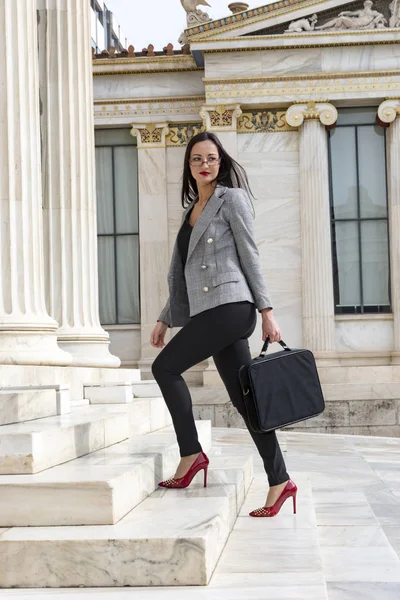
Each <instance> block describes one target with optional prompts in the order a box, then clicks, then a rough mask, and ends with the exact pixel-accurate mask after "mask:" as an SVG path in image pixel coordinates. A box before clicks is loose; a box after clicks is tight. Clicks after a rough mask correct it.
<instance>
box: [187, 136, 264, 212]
mask: <svg viewBox="0 0 400 600" xmlns="http://www.w3.org/2000/svg"><path fill="white" fill-rule="evenodd" d="M205 140H210V141H211V142H213V143H214V144H215V145H216V146H217V148H218V153H219V157H220V159H221V162H220V166H219V171H218V175H217V177H216V179H215V180H214V181H216V182H217V183H216V184H217V185H223V186H226V187H231V188H232V187H234V188H242V189H243V190H245V191H246V192H247V193H248V194H249V196H253V198H254V195H253V193H252V191H251V189H250V185H249V180H248V178H247V174H246V171H245V170H244V168H243V167H242V166H241V165H239V163H238V162H236V160H235V159H234V158H232V157H231V156H229V154H228V153H227V151H226V150H225V149H224V147H223V145H222V144H221V141H220V140H219V138H218V137H217V136H216V135H215V134H214V133H211V132H208V131H202V132H200V133H198V134H197V135H194V136H193V137H192V138H191V140H190V142H189V143H188V145H187V147H186V152H185V162H184V165H183V178H182V194H181V200H182V206H183V208H186V207H187V206H188V204H190V203H191V202H192V201H193V200H195V199H196V198H197V196H198V190H197V183H196V180H195V178H194V177H193V175H192V173H191V170H190V165H189V158H190V153H191V151H192V148H193V146H194V145H195V144H197V143H198V142H204V141H205ZM253 210H254V207H253Z"/></svg>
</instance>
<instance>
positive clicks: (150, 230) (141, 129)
mask: <svg viewBox="0 0 400 600" xmlns="http://www.w3.org/2000/svg"><path fill="white" fill-rule="evenodd" d="M167 133H168V124H167V123H156V124H154V123H152V124H144V123H133V124H132V131H131V134H132V135H133V136H136V137H137V146H138V165H139V214H140V221H139V243H140V306H141V358H140V362H139V367H140V368H141V370H142V373H143V374H145V373H149V372H150V369H151V364H152V362H153V360H154V358H155V357H156V356H157V355H158V354H159V352H160V351H159V350H157V349H156V348H153V347H152V346H151V344H150V334H151V332H152V330H153V328H154V325H155V324H156V322H157V319H158V316H159V314H160V312H161V309H162V308H163V306H164V304H165V302H166V300H167V298H168V293H169V292H168V282H167V273H168V268H169V245H168V196H167V156H166V141H165V136H166V134H167Z"/></svg>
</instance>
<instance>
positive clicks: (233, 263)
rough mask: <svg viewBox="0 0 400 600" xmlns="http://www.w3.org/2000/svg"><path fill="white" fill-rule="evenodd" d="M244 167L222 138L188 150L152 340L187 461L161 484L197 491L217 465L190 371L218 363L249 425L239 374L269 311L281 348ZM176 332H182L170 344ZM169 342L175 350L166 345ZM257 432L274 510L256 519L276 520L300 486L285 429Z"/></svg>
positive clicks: (266, 328) (197, 142)
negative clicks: (198, 422)
mask: <svg viewBox="0 0 400 600" xmlns="http://www.w3.org/2000/svg"><path fill="white" fill-rule="evenodd" d="M247 191H249V185H248V180H247V175H246V173H245V171H244V169H243V168H242V167H241V166H240V165H239V164H238V163H237V162H236V161H235V160H233V159H232V158H231V157H230V156H229V154H228V153H227V152H226V151H225V150H224V148H223V146H222V144H221V142H220V140H219V139H218V138H217V136H215V135H214V134H212V133H208V132H203V133H199V134H198V135H196V136H194V137H193V138H192V139H191V140H190V142H189V144H188V146H187V149H186V154H185V160H184V170H183V185H182V206H183V207H184V208H185V207H186V209H185V211H184V214H183V218H182V224H181V228H180V230H179V233H178V236H177V240H176V243H175V247H174V251H173V255H172V260H171V266H170V269H169V273H168V286H169V292H170V296H169V299H168V302H167V304H166V305H165V307H164V309H163V310H162V312H161V314H160V317H159V320H158V321H157V324H156V326H155V327H154V330H153V332H152V334H151V340H150V341H151V344H152V346H153V347H154V348H164V349H163V350H162V352H160V354H159V355H158V357H157V358H156V359H155V360H154V362H153V366H152V372H153V376H154V378H155V379H156V381H157V383H158V385H159V386H160V389H161V391H162V394H163V396H164V399H165V401H166V403H167V406H168V409H169V411H170V413H171V417H172V421H173V424H174V428H175V432H176V435H177V439H178V444H179V449H180V455H181V461H180V463H179V465H178V468H177V470H176V473H175V475H174V477H173V478H172V479H169V480H167V481H163V482H161V483H160V484H159V485H160V486H162V487H168V488H183V487H187V486H188V485H189V484H190V482H191V481H192V479H193V477H194V476H195V475H196V473H197V472H198V471H200V470H204V485H206V481H207V469H208V464H209V460H208V458H207V456H206V455H205V454H204V452H203V451H202V448H201V445H200V443H199V441H198V436H197V431H196V426H195V422H194V417H193V411H192V402H191V397H190V393H189V390H188V387H187V385H186V383H185V381H184V379H183V377H182V373H184V372H185V371H187V370H188V369H189V368H190V367H193V366H194V365H196V364H198V363H200V362H201V361H203V360H206V359H207V358H209V357H210V356H212V357H213V359H214V361H215V365H216V367H217V369H218V372H219V374H220V376H221V378H222V381H223V382H224V385H225V387H226V389H227V392H228V394H229V397H230V399H231V400H232V403H233V404H234V406H235V407H236V409H237V410H238V411H239V413H240V414H241V415H242V417H243V419H244V421H245V423H246V425H247V426H248V420H247V415H246V410H245V406H244V404H243V398H242V393H241V388H240V384H239V377H238V371H239V368H240V367H241V366H242V365H245V364H249V363H250V361H251V354H250V348H249V343H248V338H249V336H251V334H252V333H253V331H254V329H255V326H256V323H257V316H256V308H257V309H258V310H259V312H260V313H261V314H262V338H263V341H265V339H266V338H267V336H269V338H270V340H271V342H278V341H279V340H280V339H281V334H280V331H279V327H278V324H277V322H276V321H275V319H274V316H273V310H272V306H271V301H270V299H269V297H268V293H267V290H266V286H265V282H264V279H263V275H262V270H261V265H260V260H259V254H258V250H257V246H256V244H255V242H254V230H253V219H254V216H253V211H252V204H251V201H250V199H249V196H248V193H247ZM168 327H182V329H181V330H180V331H179V332H178V333H177V334H176V335H175V336H174V337H173V338H172V340H171V341H170V342H169V343H168V344H167V346H165V342H164V337H165V333H166V331H167V329H168ZM164 346H165V347H164ZM249 431H250V434H251V436H252V438H253V440H254V442H255V444H256V446H257V449H258V451H259V453H260V455H261V457H262V459H263V462H264V467H265V471H266V473H267V476H268V481H269V485H270V488H269V492H268V496H267V499H266V502H265V506H263V507H262V508H260V509H257V510H255V511H252V512H251V513H250V515H251V516H254V517H272V516H275V515H276V514H277V513H278V512H279V510H280V508H281V506H282V504H283V502H284V501H285V500H286V499H287V498H289V497H293V503H294V507H295V499H296V492H297V488H296V486H295V484H294V483H293V482H292V481H291V480H290V479H289V475H288V474H287V472H286V468H285V463H284V460H283V457H282V453H281V450H280V447H279V443H278V440H277V437H276V434H275V432H271V433H254V432H252V431H251V430H249Z"/></svg>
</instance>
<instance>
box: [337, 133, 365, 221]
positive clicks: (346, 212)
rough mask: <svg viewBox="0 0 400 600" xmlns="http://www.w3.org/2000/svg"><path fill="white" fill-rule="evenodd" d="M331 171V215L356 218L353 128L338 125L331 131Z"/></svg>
mask: <svg viewBox="0 0 400 600" xmlns="http://www.w3.org/2000/svg"><path fill="white" fill-rule="evenodd" d="M330 146H331V172H332V202H333V216H334V218H336V219H348V218H356V217H357V216H358V213H357V162H356V142H355V128H353V127H343V128H340V127H338V128H337V129H334V130H333V131H332V132H331V135H330Z"/></svg>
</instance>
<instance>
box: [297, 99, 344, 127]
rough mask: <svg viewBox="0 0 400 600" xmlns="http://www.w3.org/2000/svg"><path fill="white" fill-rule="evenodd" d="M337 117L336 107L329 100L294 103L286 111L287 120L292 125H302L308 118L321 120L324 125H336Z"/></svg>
mask: <svg viewBox="0 0 400 600" xmlns="http://www.w3.org/2000/svg"><path fill="white" fill-rule="evenodd" d="M337 118H338V112H337V110H336V107H335V106H333V104H330V103H329V102H307V103H306V104H292V106H290V107H289V108H288V110H287V112H286V121H287V123H288V124H289V125H291V126H292V127H300V125H302V124H303V123H304V121H305V120H308V119H316V120H319V121H321V123H322V124H323V125H334V124H335V123H336V121H337Z"/></svg>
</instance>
